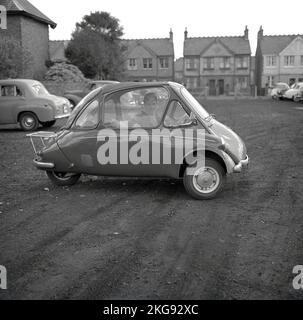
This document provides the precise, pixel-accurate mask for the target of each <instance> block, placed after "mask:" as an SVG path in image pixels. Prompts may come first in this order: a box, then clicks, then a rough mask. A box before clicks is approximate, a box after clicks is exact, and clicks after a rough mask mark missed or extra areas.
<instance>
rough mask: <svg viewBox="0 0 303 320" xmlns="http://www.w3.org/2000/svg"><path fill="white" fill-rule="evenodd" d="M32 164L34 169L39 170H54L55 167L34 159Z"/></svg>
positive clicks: (49, 163)
mask: <svg viewBox="0 0 303 320" xmlns="http://www.w3.org/2000/svg"><path fill="white" fill-rule="evenodd" d="M33 162H34V165H35V166H36V168H37V169H40V170H49V169H54V168H55V165H54V164H53V163H51V162H42V161H39V160H37V159H35V160H34V161H33Z"/></svg>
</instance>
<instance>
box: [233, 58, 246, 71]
mask: <svg viewBox="0 0 303 320" xmlns="http://www.w3.org/2000/svg"><path fill="white" fill-rule="evenodd" d="M236 66H237V69H247V68H248V59H247V57H237V59H236Z"/></svg>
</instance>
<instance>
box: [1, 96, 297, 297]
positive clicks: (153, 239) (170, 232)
mask: <svg viewBox="0 0 303 320" xmlns="http://www.w3.org/2000/svg"><path fill="white" fill-rule="evenodd" d="M203 104H204V106H205V107H206V109H208V111H209V112H211V113H215V114H216V115H217V119H218V120H219V121H221V122H223V123H225V124H227V125H229V126H230V127H231V128H233V129H234V131H236V132H237V133H238V134H239V135H240V136H241V137H242V138H243V139H244V141H245V142H246V145H247V148H248V153H249V156H250V158H251V165H250V168H249V169H248V170H247V172H244V173H242V174H239V175H233V176H231V177H229V179H228V180H227V183H226V186H225V188H224V190H223V192H222V193H221V194H220V196H219V197H218V198H217V199H215V200H211V201H196V200H192V199H191V198H190V197H189V196H188V195H187V194H186V192H185V190H184V188H183V184H182V181H175V180H160V181H159V180H154V179H152V180H151V179H148V180H137V179H109V178H98V179H94V178H91V177H84V178H82V180H81V182H80V183H78V184H77V185H75V186H73V187H70V188H67V187H64V188H61V187H54V186H53V185H52V184H51V183H50V182H49V180H48V179H47V178H46V176H45V174H44V173H43V172H40V171H37V170H36V169H35V168H34V167H33V165H32V158H33V152H32V148H31V145H30V141H29V139H28V138H26V137H25V133H24V132H22V131H20V130H19V129H18V128H17V127H4V126H2V127H0V148H1V151H0V221H1V223H0V265H4V266H6V268H7V272H8V290H6V291H4V290H1V291H0V299H79V298H81V299H278V298H279V299H301V298H303V294H302V293H300V292H299V291H296V290H294V289H293V287H292V279H293V277H294V275H293V274H292V269H293V267H294V266H295V265H300V264H301V265H302V264H303V242H302V238H303V229H302V226H303V197H302V194H303V160H302V159H303V130H302V129H303V125H302V124H303V122H302V121H303V108H302V106H303V105H302V104H296V103H293V102H286V101H279V102H274V101H270V100H265V99H264V100H253V99H251V100H242V99H241V100H207V101H204V102H203ZM58 125H60V123H59V124H58ZM57 128H58V126H57ZM55 129H56V128H55Z"/></svg>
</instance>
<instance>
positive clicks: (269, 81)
mask: <svg viewBox="0 0 303 320" xmlns="http://www.w3.org/2000/svg"><path fill="white" fill-rule="evenodd" d="M267 84H268V86H269V87H270V88H273V87H274V84H275V78H274V76H268V77H267Z"/></svg>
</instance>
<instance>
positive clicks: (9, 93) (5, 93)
mask: <svg viewBox="0 0 303 320" xmlns="http://www.w3.org/2000/svg"><path fill="white" fill-rule="evenodd" d="M1 96H2V97H15V96H16V86H14V85H7V86H2V87H1Z"/></svg>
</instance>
